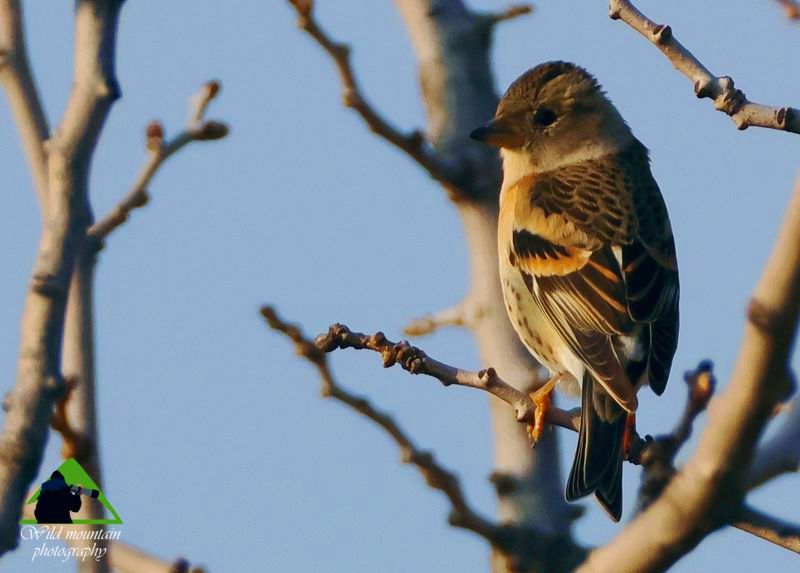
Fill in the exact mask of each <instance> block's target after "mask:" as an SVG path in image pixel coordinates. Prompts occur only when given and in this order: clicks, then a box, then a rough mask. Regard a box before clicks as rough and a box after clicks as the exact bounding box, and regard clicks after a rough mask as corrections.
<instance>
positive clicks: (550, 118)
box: [531, 107, 558, 127]
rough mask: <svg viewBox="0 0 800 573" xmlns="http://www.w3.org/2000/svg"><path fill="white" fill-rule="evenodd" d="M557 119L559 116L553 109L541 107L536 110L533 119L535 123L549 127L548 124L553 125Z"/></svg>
mask: <svg viewBox="0 0 800 573" xmlns="http://www.w3.org/2000/svg"><path fill="white" fill-rule="evenodd" d="M557 119H558V116H557V115H556V112H554V111H553V110H552V109H549V108H546V107H540V108H539V109H537V110H536V113H534V114H533V117H532V118H531V121H532V122H533V124H534V125H538V126H540V127H547V126H548V125H553V124H554V123H555V121H556V120H557Z"/></svg>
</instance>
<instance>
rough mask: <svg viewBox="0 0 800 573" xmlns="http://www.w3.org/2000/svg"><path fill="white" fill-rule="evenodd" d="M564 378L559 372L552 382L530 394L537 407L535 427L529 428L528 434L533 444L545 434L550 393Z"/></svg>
mask: <svg viewBox="0 0 800 573" xmlns="http://www.w3.org/2000/svg"><path fill="white" fill-rule="evenodd" d="M563 377H564V373H563V372H558V373H556V374H554V375H553V376H551V377H550V380H548V381H547V382H545V383H544V384H542V385H541V386H540V387H539V389H538V390H536V391H535V392H532V393H531V394H530V396H531V400H533V403H534V405H535V406H536V412H535V414H534V420H533V425H532V426H528V434H530V437H531V439H532V440H533V443H534V444H536V442H538V441H539V439H540V438H541V437H542V433H543V432H544V420H545V417H546V416H547V409H548V408H549V407H550V392H552V391H553V389H554V388H555V387H556V383H557V382H558V381H559V380H561V378H563Z"/></svg>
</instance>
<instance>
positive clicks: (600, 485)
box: [566, 373, 625, 521]
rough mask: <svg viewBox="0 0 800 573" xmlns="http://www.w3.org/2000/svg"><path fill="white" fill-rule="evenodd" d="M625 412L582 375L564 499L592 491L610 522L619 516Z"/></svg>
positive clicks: (601, 389)
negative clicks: (577, 429)
mask: <svg viewBox="0 0 800 573" xmlns="http://www.w3.org/2000/svg"><path fill="white" fill-rule="evenodd" d="M624 433H625V412H624V410H623V409H622V408H621V407H620V406H619V405H617V403H616V402H615V401H614V400H613V398H611V396H609V395H608V394H607V393H606V391H605V390H604V389H603V387H602V386H600V385H599V384H598V385H596V384H595V381H594V379H593V378H592V376H591V375H590V374H588V373H587V374H586V375H584V378H583V391H582V400H581V427H580V432H579V433H578V448H577V449H576V451H575V460H574V461H573V463H572V470H571V471H570V474H569V480H568V481H567V491H566V497H567V501H575V500H576V499H578V498H581V497H584V496H586V495H589V494H590V493H594V494H595V497H596V498H597V501H598V502H599V503H600V505H602V506H603V508H604V509H605V510H606V511H607V512H608V514H609V515H610V516H611V518H612V519H614V521H619V519H620V517H621V516H622V439H623V434H624Z"/></svg>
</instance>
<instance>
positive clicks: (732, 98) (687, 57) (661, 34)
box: [609, 0, 800, 133]
mask: <svg viewBox="0 0 800 573" xmlns="http://www.w3.org/2000/svg"><path fill="white" fill-rule="evenodd" d="M609 15H610V17H611V18H612V19H613V20H622V21H623V22H625V23H626V24H628V25H629V26H630V27H631V28H633V29H634V30H636V31H637V32H639V33H640V34H641V35H642V36H644V37H645V38H647V39H648V40H649V41H650V42H652V43H653V44H654V45H655V46H656V47H657V48H658V49H659V50H661V51H662V52H663V53H664V55H665V56H666V57H667V58H668V59H669V61H671V62H672V64H673V65H674V66H675V68H676V69H677V70H678V71H679V72H681V73H682V74H683V75H685V76H686V77H687V78H689V80H690V81H691V82H692V83H693V84H694V93H695V94H696V95H697V97H699V98H709V99H711V100H713V101H714V107H715V108H716V109H717V110H719V111H722V112H725V113H726V114H728V115H729V116H730V117H731V119H732V120H733V122H734V123H735V124H736V127H738V128H739V129H747V128H748V127H751V126H754V127H767V128H770V129H777V130H782V131H790V132H792V133H800V110H798V109H796V108H793V107H771V106H766V105H761V104H758V103H754V102H751V101H749V100H748V99H747V98H746V97H745V95H744V93H743V92H742V91H741V90H739V89H737V88H735V87H734V85H733V80H732V79H731V78H730V77H728V76H722V77H718V76H715V75H714V74H712V73H711V72H710V71H708V69H707V68H706V67H705V66H704V65H703V64H702V63H700V61H699V60H698V59H697V58H696V57H694V55H693V54H692V53H691V52H690V51H689V50H687V49H686V48H685V47H684V46H683V45H682V44H681V43H680V42H678V40H676V39H675V37H674V36H673V35H672V29H671V28H670V27H669V26H667V25H665V24H656V23H655V22H653V21H652V20H650V19H649V18H647V16H645V15H644V14H642V13H641V12H640V11H639V10H638V9H637V8H636V7H635V6H634V5H633V4H632V3H631V2H630V1H629V0H610V1H609Z"/></svg>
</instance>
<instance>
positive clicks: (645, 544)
mask: <svg viewBox="0 0 800 573" xmlns="http://www.w3.org/2000/svg"><path fill="white" fill-rule="evenodd" d="M798 310H800V181H798V184H797V186H796V188H795V192H794V194H793V197H792V199H791V201H790V203H789V206H788V209H787V212H786V216H785V219H784V223H783V225H782V228H781V230H780V234H779V236H778V239H777V241H776V244H775V247H774V248H773V251H772V253H771V255H770V257H769V260H768V261H767V265H766V267H765V269H764V272H763V274H762V276H761V280H760V281H759V282H758V284H757V285H756V288H755V291H754V294H753V298H752V300H751V302H750V307H749V309H748V322H747V324H746V326H745V332H744V337H743V340H742V345H741V349H740V351H739V356H738V359H737V363H736V367H735V368H734V371H733V372H734V374H733V376H732V378H731V381H730V383H729V384H728V387H727V388H726V389H725V391H724V392H723V393H722V394H721V395H720V396H719V398H717V399H716V400H715V402H714V404H712V407H711V417H710V420H709V424H708V427H707V428H706V430H705V431H704V432H703V436H702V438H701V440H700V445H699V446H698V448H697V451H696V452H695V453H694V455H693V456H692V458H691V459H690V461H689V462H688V463H687V464H686V466H685V467H684V468H683V469H682V470H681V471H680V472H678V474H677V475H676V476H675V477H674V478H673V479H672V480H671V481H670V483H669V484H668V485H667V487H666V488H665V489H664V492H663V494H662V495H661V496H660V497H659V499H658V500H656V501H655V502H654V503H652V504H651V505H650V506H649V507H648V508H647V509H645V510H644V511H643V512H642V513H641V514H639V516H637V518H636V519H634V520H633V521H632V522H631V523H630V524H629V525H628V526H627V527H626V528H625V529H624V530H623V531H622V532H621V533H620V534H619V535H618V536H617V537H616V538H615V539H614V540H612V541H611V542H610V543H609V544H608V545H606V546H605V547H603V548H601V549H598V550H596V551H594V552H593V553H592V554H591V555H590V556H589V559H588V560H587V561H586V563H584V565H583V566H582V567H581V568H580V569H579V571H582V572H588V571H609V570H614V571H618V572H619V573H626V572H628V571H630V572H633V571H663V570H665V569H667V568H668V567H669V566H671V565H672V564H673V563H675V561H677V560H678V559H680V558H681V557H682V556H683V555H685V554H686V553H687V552H689V551H690V550H691V549H693V548H694V547H695V546H696V545H697V544H698V543H699V542H700V541H701V540H702V539H703V538H704V537H705V536H706V535H708V533H710V532H711V531H713V530H715V529H716V528H718V527H720V526H721V525H723V524H725V523H729V522H731V521H732V520H734V519H735V518H736V513H735V512H736V511H738V509H737V508H739V507H740V506H741V502H742V498H743V496H744V493H745V490H746V476H747V472H748V465H749V462H750V460H751V456H752V453H753V450H754V448H755V446H756V444H757V442H758V438H759V436H760V435H761V432H762V430H763V428H764V426H765V424H766V423H767V421H768V419H769V418H770V416H771V414H772V412H773V410H774V408H775V405H776V404H777V403H778V402H780V401H781V400H784V399H786V396H787V395H788V394H789V393H790V392H791V389H792V388H791V387H792V379H791V376H789V374H788V361H789V355H790V350H791V348H792V345H793V343H794V338H795V332H796V328H797V320H798Z"/></svg>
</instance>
